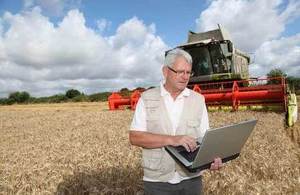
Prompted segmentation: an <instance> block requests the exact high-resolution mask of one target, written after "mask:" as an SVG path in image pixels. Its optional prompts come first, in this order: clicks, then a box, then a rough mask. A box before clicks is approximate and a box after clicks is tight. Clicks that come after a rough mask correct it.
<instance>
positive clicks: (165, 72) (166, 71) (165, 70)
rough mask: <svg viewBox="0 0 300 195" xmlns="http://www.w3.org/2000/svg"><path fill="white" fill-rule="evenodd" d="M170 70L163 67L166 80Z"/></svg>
mask: <svg viewBox="0 0 300 195" xmlns="http://www.w3.org/2000/svg"><path fill="white" fill-rule="evenodd" d="M167 69H168V68H167V67H166V66H163V67H162V72H163V75H164V78H167V75H168V70H167Z"/></svg>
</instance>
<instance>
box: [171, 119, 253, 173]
mask: <svg viewBox="0 0 300 195" xmlns="http://www.w3.org/2000/svg"><path fill="white" fill-rule="evenodd" d="M256 123H257V120H256V119H253V120H247V121H243V122H240V123H237V124H232V125H228V126H224V127H219V128H214V129H209V130H207V131H206V133H205V135H204V137H203V138H197V140H196V141H197V145H198V146H197V149H196V150H195V151H194V152H188V151H186V149H185V148H184V147H183V146H177V147H173V146H166V147H165V149H166V151H167V152H168V153H169V154H170V155H171V156H172V157H173V158H174V159H175V160H176V161H177V162H179V163H180V164H181V165H183V166H184V167H185V168H186V169H187V170H188V171H190V172H197V171H201V170H204V169H209V168H210V165H211V163H212V162H213V161H214V158H216V157H220V158H221V159H222V162H223V163H225V162H228V161H230V160H233V159H235V158H237V157H238V156H239V155H240V152H241V149H242V147H243V146H244V144H245V143H246V141H247V139H248V137H249V135H250V134H251V132H252V130H253V129H254V126H255V125H256Z"/></svg>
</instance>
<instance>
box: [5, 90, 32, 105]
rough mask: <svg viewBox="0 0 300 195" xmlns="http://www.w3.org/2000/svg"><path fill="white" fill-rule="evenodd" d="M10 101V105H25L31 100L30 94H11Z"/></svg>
mask: <svg viewBox="0 0 300 195" xmlns="http://www.w3.org/2000/svg"><path fill="white" fill-rule="evenodd" d="M8 99H9V102H10V103H25V102H28V100H29V99H30V94H29V93H28V92H26V91H22V92H19V91H17V92H13V93H10V94H9V96H8Z"/></svg>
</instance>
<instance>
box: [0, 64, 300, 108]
mask: <svg viewBox="0 0 300 195" xmlns="http://www.w3.org/2000/svg"><path fill="white" fill-rule="evenodd" d="M267 77H285V78H286V81H287V83H288V86H289V89H290V90H291V91H292V92H293V93H294V92H295V93H296V94H300V78H299V77H292V76H287V74H285V73H284V72H283V71H282V70H280V69H273V70H271V71H270V72H269V73H268V74H267ZM136 89H139V90H144V88H140V87H139V88H136ZM131 92H132V91H130V90H129V89H127V88H123V89H121V90H120V93H121V95H122V96H125V97H126V96H129V95H130V93H131ZM110 94H111V93H110V92H101V93H94V94H91V95H86V94H84V93H82V92H80V91H78V90H77V89H69V90H67V91H66V92H65V93H64V94H56V95H53V96H49V97H32V96H31V95H30V94H29V93H28V92H26V91H21V92H20V91H17V92H13V93H10V94H9V96H8V97H7V98H0V105H1V104H2V105H11V104H15V103H18V104H28V103H61V102H96V101H107V98H108V97H109V95H110Z"/></svg>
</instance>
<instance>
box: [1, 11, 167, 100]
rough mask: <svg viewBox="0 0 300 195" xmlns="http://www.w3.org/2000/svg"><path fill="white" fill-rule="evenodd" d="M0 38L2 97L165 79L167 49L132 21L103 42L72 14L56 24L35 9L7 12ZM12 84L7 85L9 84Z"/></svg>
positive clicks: (96, 89)
mask: <svg viewBox="0 0 300 195" xmlns="http://www.w3.org/2000/svg"><path fill="white" fill-rule="evenodd" d="M2 19H3V20H4V21H5V22H6V23H7V24H8V28H7V30H6V31H5V32H4V33H3V35H2V36H0V51H1V52H0V53H1V54H0V69H1V70H3V71H1V72H0V78H1V79H0V95H2V96H3V94H5V95H7V94H8V93H10V92H12V91H17V90H18V91H21V90H22V91H23V90H26V91H28V92H30V93H31V94H32V95H35V96H43V95H53V94H54V93H58V92H62V93H63V92H65V90H66V89H68V88H76V89H79V90H82V91H83V92H85V93H92V92H99V91H103V90H118V89H120V88H122V87H129V88H132V87H137V86H149V85H153V84H154V83H157V82H158V81H159V80H160V79H161V73H160V67H161V63H162V61H163V53H164V51H165V50H166V49H167V46H166V44H165V43H164V42H163V41H162V40H161V39H160V37H158V36H156V35H155V26H154V25H153V24H151V25H149V26H147V25H145V24H144V23H143V22H142V21H141V20H139V19H138V18H136V17H134V18H132V19H130V20H127V21H125V22H124V23H123V24H121V25H120V26H119V27H118V29H117V32H116V34H115V35H113V36H110V37H104V36H101V35H99V34H98V33H97V32H96V31H95V30H93V29H90V28H88V27H87V26H86V24H85V18H84V16H83V14H82V13H81V12H80V11H78V10H71V11H69V12H68V13H67V15H66V16H65V17H64V18H63V19H62V21H61V22H59V23H58V24H57V25H54V24H53V23H51V22H50V21H49V19H48V18H47V17H45V16H43V15H42V13H41V9H40V8H38V7H35V8H33V9H31V10H30V11H24V12H22V13H19V14H15V15H13V14H11V13H10V12H6V13H5V14H4V16H3V18H2ZM8 82H9V83H8Z"/></svg>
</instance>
